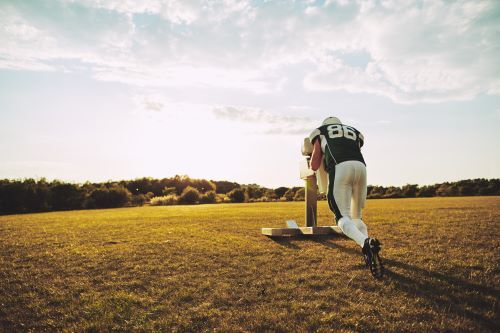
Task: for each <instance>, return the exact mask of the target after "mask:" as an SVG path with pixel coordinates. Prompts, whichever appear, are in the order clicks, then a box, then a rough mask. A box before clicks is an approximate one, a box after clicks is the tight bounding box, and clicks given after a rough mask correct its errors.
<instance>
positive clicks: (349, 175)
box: [329, 161, 366, 247]
mask: <svg viewBox="0 0 500 333" xmlns="http://www.w3.org/2000/svg"><path fill="white" fill-rule="evenodd" d="M351 162H352V161H347V162H342V163H340V164H337V165H336V167H335V175H334V177H333V188H332V190H333V191H331V192H332V193H333V196H332V204H331V206H334V208H336V210H337V211H338V213H339V215H337V213H336V214H335V215H336V218H337V223H338V226H339V227H340V229H342V232H343V233H344V234H345V235H346V236H347V237H349V238H351V239H352V240H354V241H355V242H356V243H357V244H358V245H359V246H360V247H363V245H364V241H365V239H366V236H365V235H363V234H362V233H361V232H360V231H359V230H358V228H357V227H356V225H355V224H354V223H353V222H352V220H351V197H352V183H353V177H354V168H353V166H352V163H351ZM329 183H332V179H330V182H329ZM335 206H336V207H335Z"/></svg>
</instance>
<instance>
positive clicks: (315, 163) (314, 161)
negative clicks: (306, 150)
mask: <svg viewBox="0 0 500 333" xmlns="http://www.w3.org/2000/svg"><path fill="white" fill-rule="evenodd" d="M322 159H323V152H322V151H321V143H320V140H319V139H316V140H314V149H313V152H312V155H311V169H312V170H313V171H316V170H318V169H319V166H320V165H321V160H322Z"/></svg>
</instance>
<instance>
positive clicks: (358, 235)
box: [339, 217, 367, 247]
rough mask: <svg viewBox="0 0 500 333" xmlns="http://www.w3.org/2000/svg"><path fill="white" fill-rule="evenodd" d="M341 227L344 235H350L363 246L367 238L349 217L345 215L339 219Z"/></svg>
mask: <svg viewBox="0 0 500 333" xmlns="http://www.w3.org/2000/svg"><path fill="white" fill-rule="evenodd" d="M339 227H340V229H342V232H343V233H344V235H346V236H347V237H349V238H350V239H352V240H354V241H355V242H356V243H358V245H359V246H361V247H363V245H365V239H366V238H367V237H366V236H365V235H363V233H362V232H361V231H359V230H358V228H357V227H356V225H355V224H354V223H353V222H352V220H351V219H350V218H348V217H343V218H341V219H340V220H339Z"/></svg>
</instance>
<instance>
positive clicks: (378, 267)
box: [363, 238, 384, 279]
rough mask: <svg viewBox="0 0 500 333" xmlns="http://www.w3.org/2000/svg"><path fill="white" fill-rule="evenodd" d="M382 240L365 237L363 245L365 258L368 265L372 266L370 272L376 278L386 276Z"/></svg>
mask: <svg viewBox="0 0 500 333" xmlns="http://www.w3.org/2000/svg"><path fill="white" fill-rule="evenodd" d="M379 252H380V242H379V241H378V239H376V238H367V239H365V244H364V246H363V256H364V258H365V264H366V267H369V268H370V272H371V273H372V275H373V276H374V277H375V278H376V279H380V278H381V277H382V276H384V265H383V264H382V260H381V259H380V256H379V254H378V253H379Z"/></svg>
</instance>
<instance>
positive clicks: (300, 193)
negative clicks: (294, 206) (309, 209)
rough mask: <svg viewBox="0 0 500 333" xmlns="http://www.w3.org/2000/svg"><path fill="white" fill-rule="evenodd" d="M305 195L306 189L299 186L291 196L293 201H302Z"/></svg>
mask: <svg viewBox="0 0 500 333" xmlns="http://www.w3.org/2000/svg"><path fill="white" fill-rule="evenodd" d="M305 197H306V190H305V189H304V188H299V189H298V190H297V192H295V195H294V196H293V200H294V201H304V200H305Z"/></svg>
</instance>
